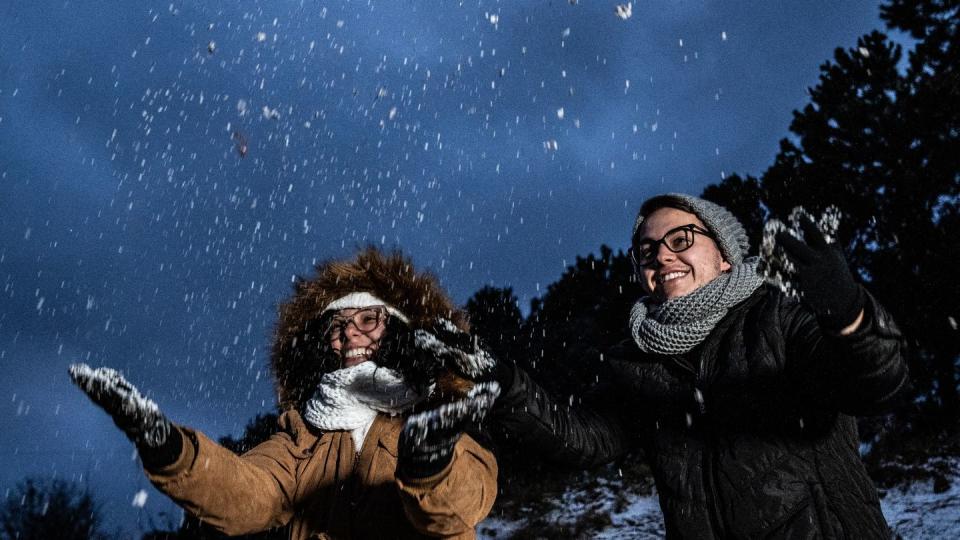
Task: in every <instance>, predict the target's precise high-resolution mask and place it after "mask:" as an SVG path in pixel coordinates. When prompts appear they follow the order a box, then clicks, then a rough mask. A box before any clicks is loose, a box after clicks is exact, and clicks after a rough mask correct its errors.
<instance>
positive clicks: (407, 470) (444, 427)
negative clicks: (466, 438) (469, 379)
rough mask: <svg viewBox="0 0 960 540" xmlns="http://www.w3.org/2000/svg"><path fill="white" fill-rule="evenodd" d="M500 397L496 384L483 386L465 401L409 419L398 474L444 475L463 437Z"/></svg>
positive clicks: (405, 475)
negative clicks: (458, 442)
mask: <svg viewBox="0 0 960 540" xmlns="http://www.w3.org/2000/svg"><path fill="white" fill-rule="evenodd" d="M499 395H500V386H499V385H498V384H497V383H496V382H486V383H481V384H478V385H476V386H474V387H473V388H472V389H471V390H470V392H469V393H467V397H465V398H463V399H460V400H457V401H454V402H451V403H445V404H443V405H441V406H439V407H437V408H435V409H430V410H427V411H423V412H421V413H418V414H414V415H411V416H410V417H409V418H407V421H406V422H405V423H404V425H403V431H402V432H401V433H400V442H399V443H398V446H399V453H400V456H399V459H398V462H397V471H398V473H399V474H400V475H401V476H403V477H407V478H426V477H428V476H433V475H434V474H437V473H439V472H440V471H442V470H443V469H444V468H445V467H446V466H447V464H449V463H450V460H451V459H453V448H454V446H455V445H456V444H457V441H458V440H460V435H462V434H463V432H464V431H465V430H466V429H467V428H468V427H469V426H470V425H472V424H476V423H479V422H480V421H481V420H483V417H484V416H486V414H487V412H488V411H489V410H490V408H491V407H493V403H494V401H496V399H497V396H499Z"/></svg>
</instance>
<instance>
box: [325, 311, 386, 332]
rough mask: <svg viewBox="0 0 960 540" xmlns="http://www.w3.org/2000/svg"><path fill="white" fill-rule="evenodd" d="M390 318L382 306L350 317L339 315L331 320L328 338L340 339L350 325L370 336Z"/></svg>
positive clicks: (358, 312)
mask: <svg viewBox="0 0 960 540" xmlns="http://www.w3.org/2000/svg"><path fill="white" fill-rule="evenodd" d="M388 316H389V314H388V313H387V310H386V309H385V308H383V307H380V306H377V307H369V308H364V309H361V310H359V311H357V312H356V313H354V314H353V315H349V316H344V315H340V314H337V315H334V316H333V317H332V318H331V319H330V325H329V326H327V336H328V337H329V338H330V339H340V338H341V337H342V336H343V334H344V332H346V330H347V325H348V324H350V323H353V326H354V328H356V329H357V330H359V331H360V332H361V333H364V334H369V333H370V332H373V331H374V330H376V329H377V327H379V326H380V324H381V323H386V321H387V317H388Z"/></svg>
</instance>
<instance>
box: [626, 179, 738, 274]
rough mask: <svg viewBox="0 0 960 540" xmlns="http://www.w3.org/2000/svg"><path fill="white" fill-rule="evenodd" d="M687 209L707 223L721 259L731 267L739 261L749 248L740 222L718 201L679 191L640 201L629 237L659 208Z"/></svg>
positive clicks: (635, 233) (633, 235)
mask: <svg viewBox="0 0 960 540" xmlns="http://www.w3.org/2000/svg"><path fill="white" fill-rule="evenodd" d="M678 206H679V209H680V210H684V211H687V208H689V209H690V210H691V211H692V212H693V214H694V215H696V216H697V217H698V218H700V221H702V222H703V224H704V225H706V226H707V230H709V231H710V232H711V233H713V234H714V236H716V241H717V246H719V248H720V253H721V254H723V258H724V259H726V261H727V262H728V263H730V264H732V265H734V266H736V265H738V264H740V263H741V262H742V261H743V259H744V257H746V255H747V252H748V251H749V250H750V239H749V238H747V231H746V230H745V229H744V228H743V225H742V224H741V223H740V221H739V220H738V219H737V218H736V217H734V215H733V214H731V213H730V211H729V210H727V209H726V208H724V207H722V206H720V205H719V204H715V203H712V202H710V201H707V200H704V199H701V198H699V197H692V196H690V195H684V194H682V193H666V194H663V195H657V196H656V197H652V198H650V199H647V200H646V201H644V202H643V205H641V206H640V212H639V213H638V214H637V221H636V223H634V225H633V234H632V235H631V236H630V238H631V239H632V238H633V237H635V236H636V235H637V232H638V231H639V230H640V225H642V224H643V220H644V219H646V217H647V216H649V215H650V214H652V213H653V212H655V211H657V210H659V209H661V208H677V207H678Z"/></svg>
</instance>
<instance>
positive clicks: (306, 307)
mask: <svg viewBox="0 0 960 540" xmlns="http://www.w3.org/2000/svg"><path fill="white" fill-rule="evenodd" d="M352 292H369V293H371V294H373V295H374V296H377V297H379V298H380V299H381V300H383V301H384V302H387V303H388V304H390V305H391V306H393V307H394V308H396V309H398V310H399V311H401V312H402V313H403V314H404V315H406V317H407V318H408V319H409V321H410V323H409V326H410V327H411V328H413V329H416V328H428V327H430V326H431V325H433V324H434V323H435V321H436V319H437V318H438V317H444V318H447V319H450V320H452V321H453V322H454V324H456V325H457V326H458V327H460V328H461V329H462V330H464V331H467V330H469V326H468V324H467V319H466V316H465V314H464V312H462V311H461V310H459V309H457V307H456V306H455V305H454V304H453V302H452V301H451V300H450V298H449V297H448V296H447V294H446V293H445V292H444V291H443V289H442V288H441V287H440V284H439V283H438V281H437V279H436V277H434V276H433V275H432V274H430V273H427V272H417V271H416V270H415V269H414V268H413V264H412V263H411V261H410V260H409V259H408V258H407V257H404V256H403V255H402V254H401V253H400V252H398V251H394V252H392V253H389V254H387V253H382V252H380V251H379V250H377V249H376V248H373V247H369V248H366V249H364V250H363V251H361V252H360V253H358V254H357V256H356V257H355V258H353V259H349V260H334V261H326V262H323V263H320V264H318V265H317V267H316V273H315V275H314V276H313V277H312V278H309V279H306V278H298V279H297V281H296V283H294V292H293V296H292V297H291V298H289V299H288V300H287V301H285V302H284V303H282V304H281V305H280V307H279V311H280V317H279V320H278V322H277V327H276V332H275V336H274V341H273V349H272V352H271V368H272V370H273V375H274V381H275V384H276V388H277V395H278V397H279V401H280V407H281V409H289V408H295V409H297V410H300V409H302V407H303V404H304V403H305V401H306V400H307V399H309V397H310V396H311V395H312V393H313V391H314V390H315V389H316V387H317V384H318V383H319V382H320V377H321V376H322V375H323V373H324V372H325V371H329V368H324V361H323V357H322V355H323V354H324V351H325V350H326V343H325V340H324V337H323V335H322V333H323V328H322V325H321V324H320V319H321V316H322V313H323V309H324V308H325V307H326V306H327V305H328V304H330V302H332V301H334V300H336V299H338V298H341V297H343V296H345V295H347V294H349V293H352Z"/></svg>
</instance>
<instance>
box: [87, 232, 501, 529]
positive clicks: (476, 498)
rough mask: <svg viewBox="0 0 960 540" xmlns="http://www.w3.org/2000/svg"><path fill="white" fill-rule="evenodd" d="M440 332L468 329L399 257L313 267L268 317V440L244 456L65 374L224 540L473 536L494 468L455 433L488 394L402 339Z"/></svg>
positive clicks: (113, 375)
mask: <svg viewBox="0 0 960 540" xmlns="http://www.w3.org/2000/svg"><path fill="white" fill-rule="evenodd" d="M438 319H449V320H451V321H454V324H455V325H456V326H457V327H459V329H460V330H465V329H466V323H465V319H464V317H463V316H462V314H461V313H460V312H458V311H457V310H456V309H455V308H454V307H453V304H452V303H451V301H450V300H449V299H448V297H447V296H446V294H444V292H443V291H442V290H441V289H440V287H439V285H438V284H437V282H436V281H435V279H434V278H433V277H432V276H430V275H428V274H421V273H417V272H415V271H414V270H413V267H412V265H411V264H410V261H409V260H407V259H405V258H404V257H402V256H401V255H400V254H398V253H394V254H392V255H384V254H381V253H380V252H378V251H376V250H375V249H372V248H371V249H367V250H365V251H363V252H361V253H360V254H359V255H358V256H357V257H356V258H355V259H353V260H349V261H334V262H328V263H325V264H321V265H320V266H318V268H317V273H316V276H315V277H313V278H312V279H309V280H300V281H299V282H298V283H297V284H296V286H295V293H294V295H293V297H292V298H291V299H290V300H289V301H287V302H286V303H285V304H283V305H282V306H281V308H280V320H279V323H278V326H277V331H276V338H275V341H274V344H273V353H272V359H271V360H272V368H273V374H274V376H275V380H276V388H277V392H278V397H279V402H280V408H281V410H282V414H281V416H280V419H279V431H278V432H277V433H276V434H274V435H273V436H272V437H271V438H270V439H269V440H268V441H266V442H264V443H262V444H260V445H258V446H257V447H255V448H253V449H252V450H250V451H249V452H247V453H245V454H244V455H242V456H237V455H235V454H234V453H232V452H230V451H229V450H227V449H225V448H223V447H221V446H219V445H218V444H216V443H215V442H213V441H212V440H210V439H209V438H207V437H206V436H205V435H204V434H203V433H200V432H199V431H196V430H193V429H190V428H188V427H185V426H180V425H174V424H172V423H171V422H170V421H169V420H167V419H166V417H165V416H163V414H162V413H160V411H159V409H158V408H157V407H156V405H155V404H154V403H153V402H152V401H150V400H147V399H145V398H143V397H142V396H141V395H140V394H139V392H138V391H137V390H136V388H134V387H133V386H132V385H130V384H129V383H128V382H127V381H126V380H124V379H123V377H122V376H121V375H120V374H119V373H117V372H116V371H114V370H111V369H108V368H99V369H96V370H94V369H91V368H89V367H88V366H85V365H74V366H71V370H70V372H71V376H72V377H73V379H74V381H75V382H76V383H77V384H78V385H79V386H80V387H81V388H82V389H83V390H84V391H85V392H86V393H87V394H88V395H89V397H90V398H91V399H92V400H93V401H94V402H95V403H97V404H98V405H100V406H101V407H103V408H104V409H105V410H106V411H107V412H108V413H109V414H111V416H112V417H113V419H114V421H115V422H116V423H117V425H118V426H119V427H120V428H121V429H123V430H124V432H125V433H126V434H127V435H128V436H129V437H130V438H131V440H133V441H134V443H135V444H136V445H137V448H138V449H139V452H140V455H141V458H142V460H143V463H144V467H145V469H146V472H147V476H148V477H149V478H150V480H151V481H152V482H153V484H154V485H155V486H156V487H157V488H158V489H160V490H161V491H163V492H164V493H166V494H168V495H169V496H170V497H171V498H172V499H173V500H175V501H176V502H177V503H178V504H180V505H181V506H182V507H183V508H184V509H185V510H186V511H187V512H189V513H191V514H193V515H195V516H197V517H199V518H200V519H202V520H203V521H205V522H207V523H209V524H210V525H212V526H214V527H215V528H217V529H219V530H221V531H223V532H225V533H227V534H245V533H251V532H256V531H261V530H265V529H269V528H276V527H283V526H287V525H289V535H290V538H292V539H307V538H422V537H443V538H473V537H475V533H474V529H475V527H476V525H477V524H478V523H479V522H480V521H481V520H482V519H483V518H484V517H485V516H486V515H487V513H488V512H489V511H490V508H491V507H492V506H493V501H494V498H495V496H496V493H497V483H496V478H497V465H496V461H495V459H494V457H493V455H492V454H491V453H490V452H489V451H488V450H486V449H485V448H483V447H482V446H480V445H479V444H478V443H477V442H476V441H475V440H474V439H473V438H471V437H470V436H469V435H466V434H463V431H464V430H465V429H466V427H467V426H468V425H469V424H470V423H471V422H474V421H477V420H479V419H480V418H482V416H483V415H484V413H485V412H486V411H487V410H488V409H489V407H490V406H491V405H492V403H493V401H494V399H495V398H496V395H497V393H498V391H499V390H498V387H497V385H496V383H486V384H477V385H474V386H473V387H472V388H470V385H471V384H472V383H469V382H467V381H465V380H463V379H459V378H457V377H456V376H453V375H451V373H450V371H449V370H447V369H445V368H443V367H442V366H440V365H438V364H436V362H435V361H432V358H433V357H432V356H430V355H423V354H417V351H416V348H415V347H414V342H415V341H416V340H415V339H414V338H413V336H414V331H415V330H417V329H420V332H421V334H420V335H426V334H422V332H423V330H422V329H424V328H431V327H433V326H434V325H436V321H437V320H438ZM441 402H442V403H443V404H441ZM416 411H423V412H420V413H419V414H414V413H415V412H416Z"/></svg>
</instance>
